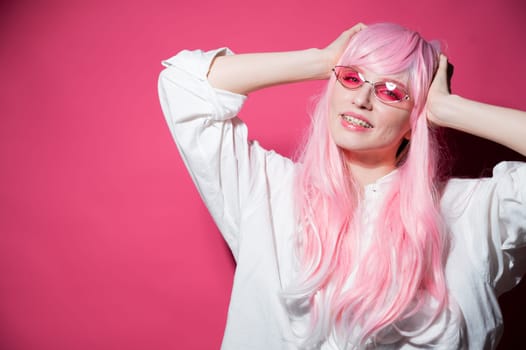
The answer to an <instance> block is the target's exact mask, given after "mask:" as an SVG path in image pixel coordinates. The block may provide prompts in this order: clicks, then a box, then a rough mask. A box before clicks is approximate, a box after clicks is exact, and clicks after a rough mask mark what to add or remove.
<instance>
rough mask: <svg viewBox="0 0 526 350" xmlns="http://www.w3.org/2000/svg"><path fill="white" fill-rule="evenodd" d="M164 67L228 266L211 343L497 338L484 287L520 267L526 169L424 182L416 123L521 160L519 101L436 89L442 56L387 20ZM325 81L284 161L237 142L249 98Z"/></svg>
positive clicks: (436, 343)
mask: <svg viewBox="0 0 526 350" xmlns="http://www.w3.org/2000/svg"><path fill="white" fill-rule="evenodd" d="M164 64H165V66H166V67H167V69H165V70H164V71H163V72H162V73H161V77H160V97H161V105H162V107H163V111H164V113H165V115H166V119H167V121H168V124H169V126H170V129H171V132H172V134H173V136H174V138H175V140H176V143H177V144H178V146H179V149H180V151H181V154H182V156H183V159H184V161H185V163H186V164H187V166H188V168H189V170H190V173H191V175H192V177H193V179H194V181H195V183H196V185H197V187H198V189H199V192H200V194H201V195H202V197H203V199H204V201H205V203H206V205H207V207H208V209H209V210H210V212H211V214H212V216H213V217H214V219H215V221H216V223H217V225H218V226H219V228H220V230H221V232H222V234H223V236H224V237H225V239H226V241H227V242H228V244H229V246H230V248H231V250H232V253H233V255H234V257H235V259H236V262H237V268H236V274H235V279H234V286H233V291H232V299H231V303H230V307H229V314H228V321H227V327H226V331H225V336H224V339H223V348H224V349H297V348H314V349H318V348H320V349H373V348H378V349H421V348H427V347H435V348H440V349H461V348H469V349H493V348H495V347H496V344H497V343H498V339H499V336H500V333H501V327H502V318H501V314H500V309H499V306H498V304H497V297H498V295H499V294H501V293H502V292H504V291H506V290H508V289H510V288H511V287H513V286H514V285H515V284H516V283H518V281H519V279H520V277H521V276H522V274H523V272H524V268H525V266H524V264H523V263H522V261H521V256H525V254H526V253H525V248H524V243H525V241H526V237H525V236H526V234H525V228H526V214H525V212H526V210H525V209H526V205H525V204H524V202H525V199H526V191H525V189H526V186H525V182H526V166H524V165H523V164H520V163H502V164H500V165H498V166H497V167H496V168H495V170H494V176H493V177H492V178H489V179H476V180H458V179H452V180H449V181H440V177H439V176H438V171H437V168H438V167H437V158H438V157H437V153H438V145H437V144H436V141H435V139H434V129H435V128H433V127H431V128H430V127H429V124H435V125H439V126H447V127H452V128H456V129H458V130H462V131H465V132H468V133H471V134H474V135H478V136H481V137H485V138H488V139H490V140H493V141H496V142H499V143H501V144H504V145H506V146H508V147H510V148H512V149H514V150H516V151H518V152H520V153H522V154H523V155H526V144H525V143H524V142H522V141H521V139H522V137H523V136H522V135H524V134H526V116H525V113H524V112H520V111H515V110H510V109H505V108H500V107H495V106H489V105H485V104H481V103H478V102H474V101H470V100H467V99H464V98H461V97H459V96H455V95H451V94H449V92H448V89H447V77H446V67H447V60H446V58H445V57H444V56H440V55H439V52H438V49H437V48H436V47H434V46H433V45H432V44H430V43H428V42H426V41H425V40H424V39H423V38H421V37H420V36H419V35H418V34H417V33H415V32H412V31H410V30H407V29H405V28H402V27H400V26H397V25H393V24H377V25H372V26H369V27H366V26H364V25H362V24H358V25H356V26H354V27H353V28H351V29H349V30H348V31H346V32H344V33H343V34H342V35H341V36H340V37H338V38H337V39H336V40H335V41H334V42H333V43H332V44H331V45H329V46H328V47H326V48H325V49H322V50H318V49H309V50H304V51H295V52H286V53H264V54H246V55H232V54H231V52H230V51H228V49H220V50H216V51H211V52H201V51H193V52H190V51H183V52H181V53H179V54H178V55H176V56H174V57H172V58H171V59H169V60H167V61H165V62H164ZM435 72H436V77H435V79H434V80H433V76H434V74H435ZM327 78H328V79H329V81H328V84H327V88H326V91H325V93H324V94H323V95H322V97H321V98H320V101H319V103H318V105H317V108H316V110H315V112H314V118H313V122H312V127H311V132H310V135H309V138H308V139H307V142H306V143H305V146H304V147H303V152H302V156H301V157H300V159H299V161H298V162H297V163H294V162H293V161H291V160H289V159H287V158H284V157H281V156H279V155H277V154H275V153H274V152H269V151H266V150H264V149H262V148H261V147H260V146H259V145H258V144H257V142H249V141H247V130H246V126H245V124H244V123H243V122H241V121H240V120H239V119H238V118H237V117H236V115H237V113H238V111H239V109H240V108H241V106H242V104H243V101H244V100H245V98H246V95H247V94H248V93H250V92H252V91H255V90H258V89H261V88H264V87H269V86H273V85H277V84H283V83H289V82H297V81H304V80H309V79H327ZM522 260H524V259H522Z"/></svg>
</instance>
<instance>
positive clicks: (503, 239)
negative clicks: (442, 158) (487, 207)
mask: <svg viewBox="0 0 526 350" xmlns="http://www.w3.org/2000/svg"><path fill="white" fill-rule="evenodd" d="M490 184H491V185H490V187H494V190H493V191H492V197H493V200H492V203H493V208H492V209H491V211H490V215H491V216H490V218H491V222H490V225H491V228H492V243H493V246H494V249H495V256H496V258H497V259H496V260H494V261H493V262H492V265H493V268H492V269H491V271H492V273H491V275H490V277H491V281H490V282H491V283H492V284H493V286H494V288H495V290H496V292H497V295H500V294H502V293H504V292H505V291H507V290H509V289H511V288H513V287H515V286H516V285H517V284H518V283H519V282H520V280H521V278H522V276H523V275H524V273H525V272H526V164H524V163H520V162H502V163H500V164H498V165H497V166H496V167H495V168H494V170H493V177H492V179H491V180H490Z"/></svg>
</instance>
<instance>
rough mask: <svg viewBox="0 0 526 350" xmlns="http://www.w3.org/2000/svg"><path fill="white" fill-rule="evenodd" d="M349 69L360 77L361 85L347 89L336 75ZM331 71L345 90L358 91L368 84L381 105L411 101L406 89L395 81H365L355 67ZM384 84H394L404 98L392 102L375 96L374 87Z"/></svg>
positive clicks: (339, 67) (336, 67) (335, 68)
mask: <svg viewBox="0 0 526 350" xmlns="http://www.w3.org/2000/svg"><path fill="white" fill-rule="evenodd" d="M342 68H343V69H351V70H352V71H354V72H356V73H357V74H358V76H359V77H360V80H361V84H360V85H359V86H357V87H354V88H352V87H349V86H346V85H345V83H344V82H342V81H341V80H340V79H341V77H340V74H338V73H339V72H341V69H342ZM332 71H333V72H334V75H335V76H336V80H338V82H339V83H340V84H341V85H342V86H343V87H344V88H346V89H349V90H356V89H359V88H361V87H362V86H363V84H365V83H367V84H370V85H371V86H372V87H373V94H374V97H375V98H376V99H378V101H380V102H382V103H387V104H395V103H400V102H404V101H409V100H410V99H411V97H410V96H409V93H408V92H407V89H406V88H405V87H404V86H403V85H402V86H399V85H401V84H399V83H397V82H396V81H392V82H391V81H389V80H381V81H376V82H372V81H369V80H367V79H365V78H364V76H363V74H362V73H361V72H360V71H359V70H358V69H356V68H355V67H353V66H335V67H334V68H333V69H332ZM386 83H393V84H396V88H397V89H399V90H400V91H402V92H403V93H404V94H405V96H404V97H402V99H400V100H394V101H387V100H383V99H382V98H381V97H379V96H378V95H377V94H376V87H377V86H378V85H379V84H383V85H385V84H386Z"/></svg>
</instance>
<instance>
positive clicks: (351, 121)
mask: <svg viewBox="0 0 526 350" xmlns="http://www.w3.org/2000/svg"><path fill="white" fill-rule="evenodd" d="M340 116H341V117H342V118H343V119H344V120H345V121H346V122H347V123H349V124H353V125H356V126H360V127H362V128H366V129H370V128H372V127H373V126H372V125H371V124H369V123H368V122H366V121H365V120H362V119H359V118H355V117H352V116H350V115H346V114H340Z"/></svg>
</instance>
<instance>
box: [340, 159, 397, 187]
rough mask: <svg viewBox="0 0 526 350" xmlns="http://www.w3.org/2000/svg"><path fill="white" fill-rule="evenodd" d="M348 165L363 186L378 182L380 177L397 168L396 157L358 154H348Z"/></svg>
mask: <svg viewBox="0 0 526 350" xmlns="http://www.w3.org/2000/svg"><path fill="white" fill-rule="evenodd" d="M346 158H347V166H348V167H349V169H350V170H351V173H352V175H353V177H354V178H355V179H356V181H357V182H358V184H359V185H360V186H361V187H365V186H367V185H369V184H372V183H374V182H376V181H377V180H378V179H380V178H382V177H384V176H385V175H387V174H389V173H390V172H392V171H393V170H395V169H396V159H394V158H393V159H380V158H377V157H371V156H370V155H368V156H367V157H360V156H359V155H357V154H346Z"/></svg>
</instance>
